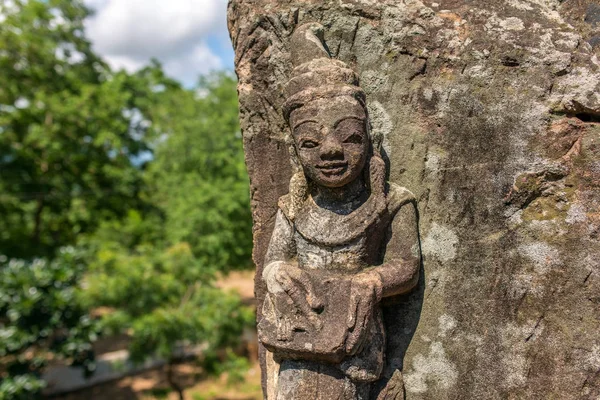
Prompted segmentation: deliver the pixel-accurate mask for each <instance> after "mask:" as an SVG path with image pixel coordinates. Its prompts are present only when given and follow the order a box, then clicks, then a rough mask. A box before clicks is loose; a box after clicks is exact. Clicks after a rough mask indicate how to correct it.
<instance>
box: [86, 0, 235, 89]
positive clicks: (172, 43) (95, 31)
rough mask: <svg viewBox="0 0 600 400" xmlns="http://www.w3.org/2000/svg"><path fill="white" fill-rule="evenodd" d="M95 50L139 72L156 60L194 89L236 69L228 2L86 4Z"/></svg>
mask: <svg viewBox="0 0 600 400" xmlns="http://www.w3.org/2000/svg"><path fill="white" fill-rule="evenodd" d="M84 2H85V3H86V4H87V5H88V6H89V7H90V8H92V9H93V10H95V14H94V15H93V16H92V17H90V18H89V19H88V21H87V24H86V28H87V36H88V37H89V38H90V40H91V41H92V43H93V45H94V49H95V50H96V51H97V52H98V53H99V54H101V55H102V56H103V57H104V58H105V59H106V60H107V61H108V62H109V64H111V65H112V66H113V67H114V68H124V69H126V70H128V71H134V70H136V69H138V68H140V67H142V66H143V65H145V64H146V63H147V62H148V61H149V60H150V59H151V58H157V59H158V60H160V61H161V62H162V64H163V66H164V68H165V71H166V72H167V74H168V75H170V76H172V77H173V78H176V79H178V80H180V81H181V82H183V83H184V84H185V85H187V86H191V85H193V84H194V82H196V80H197V77H198V75H199V74H206V73H208V72H210V71H211V70H219V69H230V70H232V69H233V50H232V49H231V44H230V42H229V36H228V34H227V23H226V11H227V0H168V1H166V0H84Z"/></svg>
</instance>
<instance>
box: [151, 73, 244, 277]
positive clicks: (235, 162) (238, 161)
mask: <svg viewBox="0 0 600 400" xmlns="http://www.w3.org/2000/svg"><path fill="white" fill-rule="evenodd" d="M235 84H236V82H235V80H234V79H233V78H232V77H231V76H229V75H226V74H217V75H213V76H210V77H208V78H205V79H203V80H201V81H200V84H199V86H198V88H197V89H196V90H195V91H175V90H172V91H165V92H163V93H162V96H161V97H160V106H159V107H158V108H156V109H151V110H149V112H148V115H149V118H150V119H151V120H152V121H153V129H154V131H155V132H157V134H159V133H160V135H162V136H159V137H161V138H162V141H160V142H159V143H158V144H157V145H156V148H155V153H154V154H155V159H154V160H153V162H152V163H150V165H149V166H148V172H147V181H148V183H149V184H150V187H151V188H152V190H153V198H154V203H155V204H156V205H158V206H159V207H160V208H161V209H162V210H163V212H164V214H165V217H166V218H165V225H164V229H165V235H166V238H167V240H168V241H169V242H171V243H177V242H187V243H189V244H190V246H191V248H192V252H193V253H194V255H195V256H196V257H198V258H199V259H200V260H201V262H202V263H204V265H206V266H208V267H210V268H216V269H218V270H220V271H224V272H226V271H229V270H231V269H240V268H245V267H248V266H249V265H250V262H251V261H250V260H251V254H250V249H251V248H252V235H251V233H252V225H251V224H252V222H251V221H252V220H251V215H250V209H249V207H248V204H249V203H250V198H249V187H248V178H247V174H246V169H245V166H244V153H243V148H242V141H241V135H240V128H239V125H238V109H237V95H236V89H235ZM171 110H177V113H173V112H172V111H171Z"/></svg>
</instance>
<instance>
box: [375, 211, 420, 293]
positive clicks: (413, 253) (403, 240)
mask: <svg viewBox="0 0 600 400" xmlns="http://www.w3.org/2000/svg"><path fill="white" fill-rule="evenodd" d="M419 255H420V252H419V236H418V225H417V210H416V207H415V205H414V204H413V203H412V202H410V203H407V204H405V205H404V206H402V207H401V208H400V209H399V210H398V212H397V213H396V214H395V216H394V218H393V220H392V222H391V225H390V228H389V230H388V233H387V247H386V253H385V257H384V263H383V264H382V265H380V266H378V267H375V268H373V269H372V270H371V271H373V272H376V273H377V274H378V275H379V276H380V277H381V285H382V286H381V289H382V293H381V296H382V297H389V296H395V295H398V294H403V293H407V292H409V291H410V290H412V289H413V288H414V287H415V286H416V284H417V282H418V280H419V267H420V258H419Z"/></svg>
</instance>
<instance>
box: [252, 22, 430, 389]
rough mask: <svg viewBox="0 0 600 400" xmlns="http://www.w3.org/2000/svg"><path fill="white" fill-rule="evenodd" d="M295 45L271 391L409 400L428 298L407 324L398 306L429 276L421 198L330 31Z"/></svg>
mask: <svg viewBox="0 0 600 400" xmlns="http://www.w3.org/2000/svg"><path fill="white" fill-rule="evenodd" d="M290 43H291V46H290V48H291V59H292V64H293V67H294V68H293V70H292V72H291V75H290V78H289V80H288V82H287V84H286V87H285V104H284V107H283V109H284V117H285V119H286V121H287V122H288V124H289V131H290V134H289V137H288V138H287V140H288V144H289V148H290V155H291V159H292V164H293V169H294V171H293V175H292V178H291V180H290V189H289V194H287V195H285V196H283V197H281V198H280V199H279V203H278V207H279V208H278V212H277V216H276V222H275V228H274V231H273V234H272V237H271V240H270V243H269V246H268V250H267V254H266V257H265V262H264V269H263V273H262V278H263V280H264V282H265V284H266V287H267V295H266V299H265V301H264V303H263V307H262V310H261V311H262V313H261V314H260V315H262V318H261V319H260V320H259V324H258V331H259V340H260V342H261V343H262V345H264V346H265V348H266V349H267V350H268V351H269V357H270V360H271V362H269V363H268V369H269V372H268V374H267V375H268V384H267V386H268V390H267V395H268V397H269V398H270V399H271V398H272V399H281V400H284V399H285V400H289V399H348V400H350V399H398V398H403V397H404V385H403V382H402V374H401V368H402V357H403V351H405V349H406V347H407V345H408V343H406V340H397V339H398V337H400V336H401V335H400V332H398V330H402V331H403V332H404V333H406V332H407V331H408V332H409V333H410V332H411V331H412V332H414V329H415V328H416V321H418V310H419V309H420V305H419V307H417V317H416V319H415V318H412V319H411V322H410V324H408V325H412V326H406V324H405V326H402V325H403V322H406V321H403V317H402V314H403V313H404V314H405V313H406V312H405V310H403V307H402V305H398V302H397V301H396V305H393V304H394V299H399V298H401V296H402V295H405V294H407V293H409V292H411V291H413V289H414V288H415V287H416V286H418V283H419V276H420V270H421V257H420V243H419V234H418V211H417V207H416V200H415V197H414V196H413V195H412V193H411V192H410V191H409V190H408V189H406V188H403V187H400V186H398V185H395V184H390V183H388V182H387V181H386V173H387V171H386V163H385V162H384V160H383V158H382V155H381V143H380V140H378V139H377V138H374V137H372V135H371V132H370V129H371V125H370V122H369V113H368V108H367V102H366V96H365V93H364V91H363V89H362V88H361V87H360V85H359V81H358V76H357V74H356V73H355V72H354V71H353V70H352V69H351V68H349V67H348V66H347V65H346V64H345V63H343V62H341V61H339V60H336V59H333V58H331V56H330V53H329V51H328V49H327V46H326V44H325V43H324V40H323V27H322V26H321V25H319V24H316V23H308V24H305V25H302V26H300V27H298V28H297V29H296V30H295V31H294V33H293V35H292V37H291V42H290ZM388 303H389V304H392V305H387V304H388ZM413 309H414V307H413ZM413 311H414V310H412V311H411V312H412V313H413V314H414V312H413ZM406 320H408V319H406ZM403 337H406V335H405V336H403ZM408 337H409V339H410V334H409V335H408ZM388 338H389V339H388ZM390 339H391V340H390Z"/></svg>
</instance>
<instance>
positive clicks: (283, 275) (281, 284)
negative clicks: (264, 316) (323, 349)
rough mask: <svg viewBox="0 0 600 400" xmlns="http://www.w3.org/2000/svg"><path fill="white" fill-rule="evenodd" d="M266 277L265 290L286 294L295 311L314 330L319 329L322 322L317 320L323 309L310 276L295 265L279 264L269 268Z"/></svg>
mask: <svg viewBox="0 0 600 400" xmlns="http://www.w3.org/2000/svg"><path fill="white" fill-rule="evenodd" d="M269 267H270V271H268V276H267V277H266V283H267V290H268V291H269V292H270V293H273V294H283V293H285V294H287V296H289V297H290V299H291V300H292V302H293V304H294V306H295V307H296V309H297V310H298V311H299V312H300V313H301V314H302V315H303V316H304V317H306V318H307V319H308V321H309V322H310V323H311V325H313V327H315V328H316V329H321V326H322V322H321V320H320V319H319V318H317V315H318V313H319V312H320V311H321V310H322V309H323V306H324V303H323V301H322V300H321V296H319V294H318V293H316V292H315V289H314V286H313V284H312V281H311V277H310V275H309V274H308V273H307V272H306V271H304V270H302V269H300V268H298V267H297V266H296V265H295V264H292V263H284V262H279V263H277V264H276V265H273V266H269Z"/></svg>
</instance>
